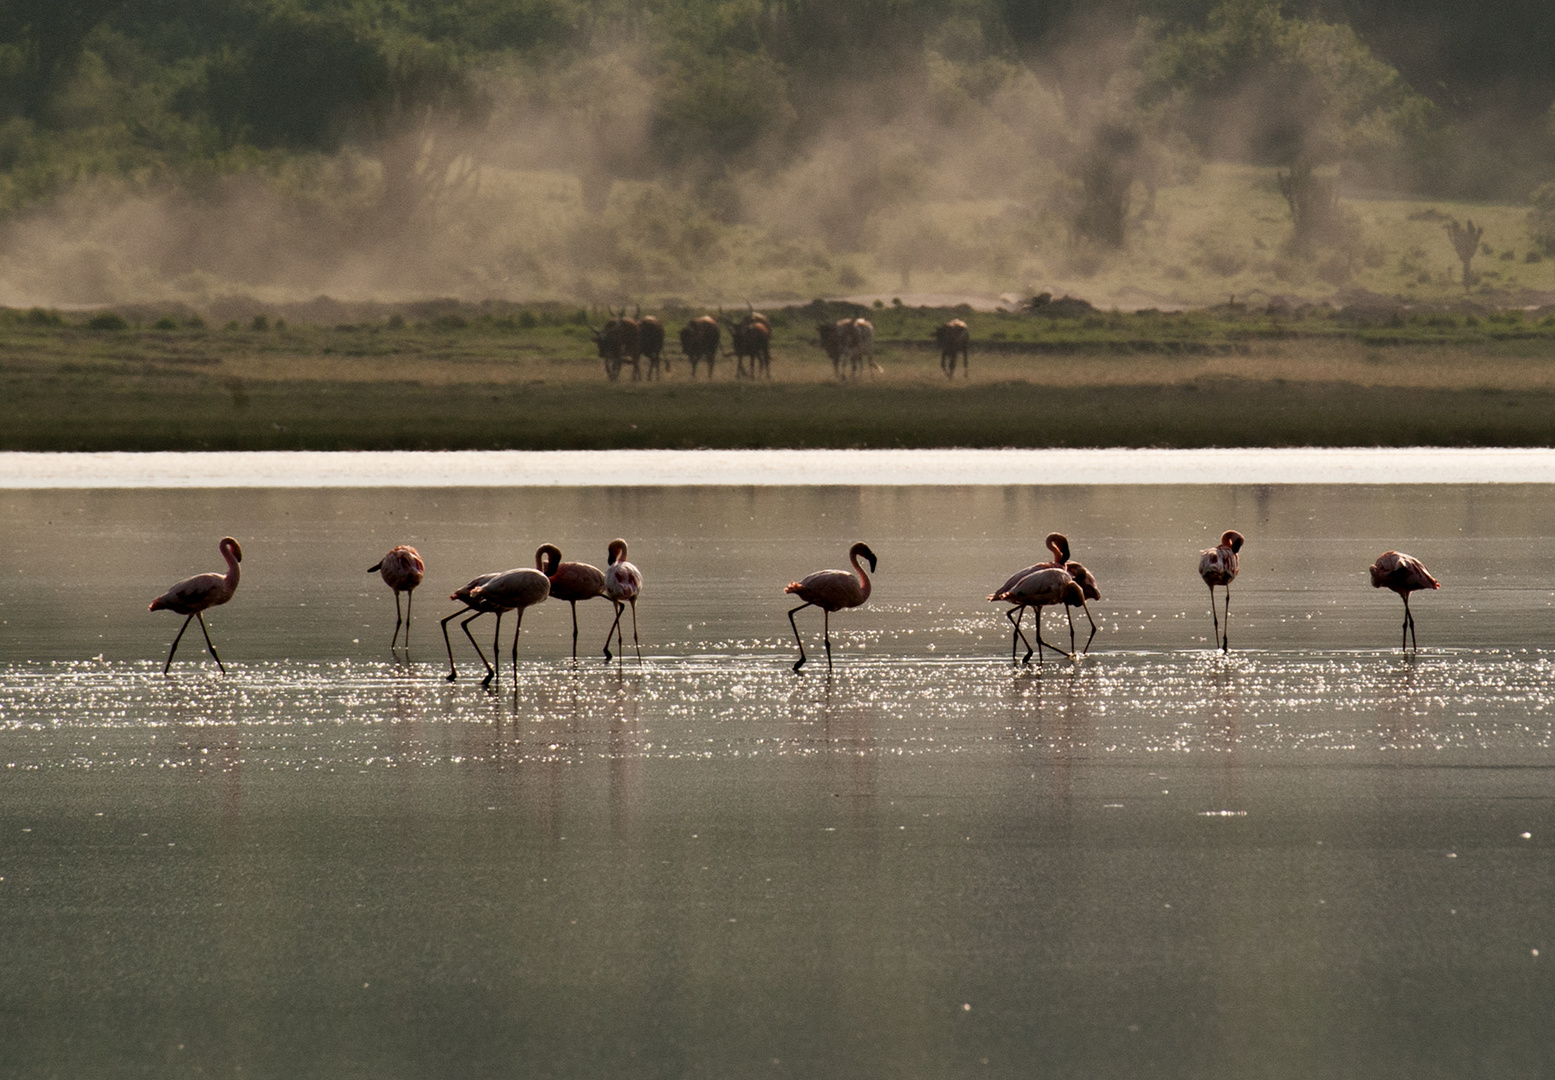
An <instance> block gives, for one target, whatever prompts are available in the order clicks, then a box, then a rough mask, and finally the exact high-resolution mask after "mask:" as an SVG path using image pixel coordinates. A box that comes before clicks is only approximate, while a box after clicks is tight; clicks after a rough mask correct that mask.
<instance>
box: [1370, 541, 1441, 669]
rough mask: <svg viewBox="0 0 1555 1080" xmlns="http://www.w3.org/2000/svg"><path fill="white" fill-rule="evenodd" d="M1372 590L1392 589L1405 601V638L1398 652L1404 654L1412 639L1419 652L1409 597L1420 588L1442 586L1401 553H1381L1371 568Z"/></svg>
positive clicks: (1417, 563)
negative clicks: (1401, 651) (1402, 651)
mask: <svg viewBox="0 0 1555 1080" xmlns="http://www.w3.org/2000/svg"><path fill="white" fill-rule="evenodd" d="M1370 569H1371V587H1372V588H1374V589H1383V588H1387V589H1392V590H1393V591H1394V592H1396V593H1398V594H1399V595H1400V596H1402V597H1403V598H1404V636H1403V642H1402V643H1401V644H1400V645H1399V648H1400V649H1403V650H1405V651H1406V652H1407V651H1408V649H1409V642H1410V641H1411V640H1413V641H1414V643H1415V652H1419V651H1420V640H1419V638H1417V637H1415V617H1414V616H1413V615H1411V614H1410V613H1409V594H1410V593H1412V592H1417V591H1418V590H1420V589H1440V588H1441V587H1442V583H1441V582H1439V581H1437V580H1436V579H1435V578H1434V577H1432V576H1431V572H1430V571H1429V570H1427V569H1426V568H1425V563H1423V562H1421V561H1420V560H1419V559H1417V558H1415V557H1414V556H1413V555H1405V554H1404V553H1403V552H1402V551H1384V552H1383V553H1382V554H1381V555H1378V556H1377V561H1376V562H1374V563H1372V565H1371V568H1370Z"/></svg>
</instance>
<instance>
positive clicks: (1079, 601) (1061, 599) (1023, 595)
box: [988, 566, 1085, 664]
mask: <svg viewBox="0 0 1555 1080" xmlns="http://www.w3.org/2000/svg"><path fill="white" fill-rule="evenodd" d="M988 599H990V600H993V601H995V602H1001V603H1006V604H1015V605H1017V606H1016V607H1015V608H1012V609H1011V611H1025V610H1026V608H1028V607H1034V608H1036V609H1037V661H1038V663H1040V662H1041V661H1042V652H1041V650H1042V646H1044V645H1046V646H1047V647H1048V648H1050V649H1052V650H1053V651H1054V652H1056V653H1059V654H1060V655H1063V656H1070V655H1072V654H1071V653H1066V652H1064V650H1063V649H1060V648H1059V647H1058V646H1057V645H1054V644H1052V643H1051V642H1047V641H1043V640H1042V609H1043V608H1045V607H1047V606H1048V605H1050V604H1062V605H1064V606H1065V607H1083V606H1084V605H1085V593H1084V591H1083V590H1082V589H1081V588H1080V586H1079V584H1078V583H1077V582H1076V581H1075V579H1074V578H1072V577H1070V576H1069V571H1067V570H1065V569H1063V568H1062V567H1058V566H1049V567H1044V568H1043V569H1041V570H1037V571H1035V572H1034V573H1030V574H1027V575H1026V576H1025V577H1023V578H1021V579H1020V580H1019V581H1018V582H1016V583H1015V586H1014V588H1011V589H1001V590H1000V591H998V592H996V593H994V594H993V595H992V596H990V597H989V598H988ZM1005 618H1007V619H1009V620H1010V622H1012V623H1014V624H1015V632H1016V633H1017V634H1019V635H1020V639H1021V641H1023V642H1025V644H1026V655H1025V656H1024V657H1022V658H1021V663H1022V664H1029V663H1030V662H1031V653H1032V649H1031V642H1029V641H1026V635H1025V633H1024V632H1023V631H1022V630H1021V628H1020V623H1019V622H1018V621H1017V620H1016V619H1014V618H1012V617H1011V615H1010V613H1009V612H1006V613H1005ZM1072 647H1073V646H1072V645H1071V648H1072ZM1013 658H1014V657H1013V654H1012V656H1011V659H1013Z"/></svg>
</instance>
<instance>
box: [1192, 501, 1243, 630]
mask: <svg viewBox="0 0 1555 1080" xmlns="http://www.w3.org/2000/svg"><path fill="white" fill-rule="evenodd" d="M1241 550H1242V534H1241V533H1239V532H1237V531H1236V530H1235V529H1227V530H1226V531H1225V532H1224V533H1222V534H1221V536H1220V543H1219V544H1218V545H1217V546H1215V547H1212V548H1205V549H1204V550H1203V551H1201V552H1199V577H1201V578H1203V579H1204V584H1206V585H1208V586H1209V617H1210V618H1211V619H1214V620H1215V638H1216V640H1217V642H1218V643H1219V645H1220V651H1221V652H1230V651H1231V583H1232V582H1233V581H1235V580H1236V572H1237V569H1238V562H1239V560H1238V559H1237V552H1239V551H1241ZM1216 585H1220V586H1222V587H1224V588H1225V590H1226V629H1225V632H1224V634H1222V633H1221V629H1220V617H1219V616H1218V615H1216V614H1215V586H1216Z"/></svg>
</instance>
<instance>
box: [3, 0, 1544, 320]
mask: <svg viewBox="0 0 1555 1080" xmlns="http://www.w3.org/2000/svg"><path fill="white" fill-rule="evenodd" d="M1552 25H1555V14H1551V13H1545V12H1542V11H1541V12H1533V13H1530V12H1529V10H1528V9H1527V6H1526V5H1514V4H1512V3H1511V0H1502V2H1501V3H1499V4H1497V3H1491V4H1489V5H1485V4H1480V5H1476V6H1473V7H1470V6H1469V5H1467V4H1464V3H1456V4H1455V3H1452V2H1448V0H1433V2H1432V3H1428V4H1425V5H1424V6H1421V5H1408V6H1406V5H1403V4H1394V3H1381V2H1373V3H1362V2H1359V0H1354V2H1351V3H1339V2H1334V3H1318V2H1313V3H1308V4H1291V5H1285V6H1282V5H1280V4H1277V3H1272V2H1268V0H1222V2H1219V3H1203V2H1190V0H1136V2H1132V3H1122V4H1117V5H1114V6H1112V7H1110V8H1106V9H1104V10H1101V11H1097V10H1096V9H1094V8H1093V7H1092V6H1091V5H1081V4H1078V3H1075V4H1065V3H1039V2H1036V0H841V2H832V3H826V4H810V3H803V2H796V0H657V2H649V0H615V2H584V0H521V2H513V0H429V2H426V3H416V4H400V3H391V2H389V0H349V2H348V0H311V2H308V3H295V2H289V0H287V2H283V0H138V2H136V3H125V2H122V0H6V2H4V3H0V105H3V113H0V302H3V303H7V304H10V305H12V306H16V307H22V308H26V307H31V306H33V305H40V306H43V307H46V308H47V307H55V306H60V307H68V306H93V305H109V304H118V305H123V304H125V303H129V302H138V301H150V300H178V301H182V302H183V303H185V304H187V305H189V306H190V307H191V308H193V309H196V310H200V311H205V312H211V311H219V310H222V309H223V305H226V306H229V307H230V306H232V305H233V304H234V303H248V304H250V305H251V306H252V305H260V306H263V305H266V304H271V305H273V304H278V303H281V302H282V301H294V300H299V299H308V298H311V297H314V296H318V295H320V294H323V295H328V296H331V297H336V298H344V299H365V298H378V299H395V298H401V299H403V298H412V297H426V296H453V297H460V298H464V299H468V300H479V299H504V300H510V301H541V300H554V301H570V302H583V303H595V304H602V303H612V302H614V303H621V302H625V301H627V300H628V299H632V300H646V301H649V302H652V303H658V302H663V301H671V300H675V299H677V298H679V299H681V300H683V301H685V302H687V303H698V304H700V303H716V302H720V301H722V302H726V303H730V304H735V303H739V302H742V301H743V300H744V299H745V298H746V297H750V296H754V297H758V298H762V299H764V300H766V299H771V300H778V301H785V300H787V301H803V300H808V299H809V298H810V297H813V296H818V295H849V294H854V295H857V294H879V295H882V296H884V297H887V298H889V297H891V296H893V295H904V294H905V295H908V296H911V295H913V294H921V293H925V292H944V293H966V294H979V295H992V294H997V293H1004V292H1009V293H1016V294H1020V293H1030V292H1034V291H1038V290H1041V289H1055V290H1060V291H1074V292H1080V293H1083V294H1086V295H1088V296H1090V297H1091V298H1092V299H1094V300H1096V301H1097V302H1099V303H1102V304H1104V305H1110V304H1114V303H1116V304H1120V305H1123V306H1129V307H1149V306H1164V305H1167V304H1179V303H1186V304H1203V303H1211V302H1215V301H1217V300H1220V299H1222V298H1224V297H1226V296H1231V295H1242V296H1246V295H1248V294H1250V293H1253V292H1255V291H1257V290H1262V292H1263V293H1265V294H1292V295H1296V296H1307V297H1312V296H1322V295H1329V294H1332V293H1333V292H1335V291H1336V290H1339V289H1346V288H1349V289H1353V288H1365V289H1369V290H1372V291H1374V292H1386V293H1389V294H1395V293H1397V294H1404V295H1407V296H1414V297H1419V298H1421V299H1423V300H1430V301H1433V302H1441V301H1445V300H1447V299H1449V298H1451V297H1453V296H1454V295H1456V296H1461V295H1462V294H1463V293H1464V292H1465V291H1471V290H1472V291H1474V292H1475V293H1476V295H1477V296H1479V297H1480V298H1481V299H1483V300H1484V301H1485V302H1488V303H1518V302H1521V301H1522V300H1523V299H1526V297H1525V296H1524V295H1523V294H1524V293H1525V292H1526V291H1527V290H1543V289H1545V288H1547V287H1549V286H1550V285H1555V273H1550V272H1549V264H1547V263H1544V264H1541V262H1539V261H1535V260H1542V259H1543V258H1545V257H1546V256H1547V255H1549V254H1550V253H1551V250H1552V243H1555V188H1550V187H1541V185H1543V184H1544V183H1545V182H1546V181H1547V180H1549V179H1550V177H1551V176H1552V175H1555V170H1552V168H1551V163H1552V162H1555V139H1552V135H1551V132H1550V130H1549V128H1548V125H1547V123H1546V116H1547V110H1548V107H1549V103H1550V98H1551V96H1552V95H1555V90H1552V86H1555V81H1552V80H1555V76H1552V75H1551V69H1550V68H1549V65H1548V63H1547V56H1548V55H1549V52H1548V49H1547V48H1546V46H1547V45H1549V44H1550V42H1551V26H1552ZM1406 30H1407V31H1408V32H1407V33H1406V32H1405V31H1406ZM1469 219H1472V220H1473V221H1474V222H1475V223H1476V224H1477V225H1479V226H1482V227H1483V228H1484V230H1485V231H1484V235H1483V239H1482V241H1481V242H1480V246H1481V248H1483V250H1479V249H1476V255H1475V259H1474V261H1473V264H1472V266H1471V268H1470V271H1469V276H1468V280H1467V281H1465V280H1464V276H1463V266H1462V263H1461V262H1460V259H1459V256H1458V254H1457V253H1456V252H1455V250H1454V249H1453V247H1452V245H1451V243H1450V242H1449V240H1448V237H1447V232H1446V226H1447V225H1449V224H1452V223H1459V222H1461V223H1463V224H1466V223H1467V222H1468V220H1469ZM240 298H246V299H241V300H240Z"/></svg>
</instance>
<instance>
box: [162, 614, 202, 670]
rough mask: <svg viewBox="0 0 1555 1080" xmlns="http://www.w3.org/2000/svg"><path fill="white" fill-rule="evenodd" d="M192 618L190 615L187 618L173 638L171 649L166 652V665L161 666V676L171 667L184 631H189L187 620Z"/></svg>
mask: <svg viewBox="0 0 1555 1080" xmlns="http://www.w3.org/2000/svg"><path fill="white" fill-rule="evenodd" d="M192 618H194V616H193V615H190V616H189V618H186V619H185V620H184V624H183V625H182V626H180V627H179V628H178V634H177V635H176V636H175V637H174V638H173V647H172V648H171V649H169V650H167V663H165V664H163V665H162V674H164V675H166V674H167V669H168V668H170V667H172V666H173V654H174V653H175V652H177V651H178V643H179V642H180V641H182V640H183V636H184V631H185V630H187V629H189V619H192Z"/></svg>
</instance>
